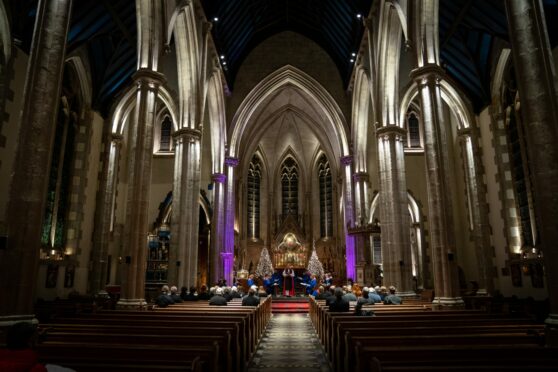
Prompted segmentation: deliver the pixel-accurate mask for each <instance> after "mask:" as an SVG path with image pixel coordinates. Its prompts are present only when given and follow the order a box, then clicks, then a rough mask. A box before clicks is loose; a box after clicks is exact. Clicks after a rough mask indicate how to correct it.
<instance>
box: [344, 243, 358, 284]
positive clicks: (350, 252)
mask: <svg viewBox="0 0 558 372" xmlns="http://www.w3.org/2000/svg"><path fill="white" fill-rule="evenodd" d="M345 245H346V246H347V249H346V252H345V256H346V257H347V278H351V279H353V280H356V268H355V266H356V260H355V238H354V237H352V236H349V234H347V233H345Z"/></svg>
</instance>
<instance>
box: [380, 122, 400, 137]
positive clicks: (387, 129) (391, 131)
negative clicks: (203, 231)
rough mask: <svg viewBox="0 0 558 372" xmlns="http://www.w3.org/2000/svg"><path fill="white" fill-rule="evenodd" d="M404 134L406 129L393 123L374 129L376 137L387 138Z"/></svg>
mask: <svg viewBox="0 0 558 372" xmlns="http://www.w3.org/2000/svg"><path fill="white" fill-rule="evenodd" d="M406 135H407V130H406V129H405V128H401V127H400V126H399V125H395V124H389V125H384V126H379V127H378V128H377V129H376V137H378V138H384V139H389V138H397V137H405V136H406Z"/></svg>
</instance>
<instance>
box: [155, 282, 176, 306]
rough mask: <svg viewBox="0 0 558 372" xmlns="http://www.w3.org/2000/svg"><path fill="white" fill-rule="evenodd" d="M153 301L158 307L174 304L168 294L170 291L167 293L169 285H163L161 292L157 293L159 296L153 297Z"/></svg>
mask: <svg viewBox="0 0 558 372" xmlns="http://www.w3.org/2000/svg"><path fill="white" fill-rule="evenodd" d="M155 303H156V304H157V306H159V307H167V306H169V305H172V304H174V300H173V299H172V297H171V296H170V293H169V286H168V285H164V286H163V287H162V288H161V294H160V295H159V297H157V298H156V299H155Z"/></svg>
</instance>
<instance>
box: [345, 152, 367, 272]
mask: <svg viewBox="0 0 558 372" xmlns="http://www.w3.org/2000/svg"><path fill="white" fill-rule="evenodd" d="M352 163H353V157H352V156H351V155H347V156H343V157H341V170H342V171H343V172H345V177H344V181H345V185H344V187H343V188H344V190H345V195H344V204H343V210H344V212H345V216H344V217H345V228H344V232H345V259H346V265H347V278H351V279H353V280H358V276H357V272H356V252H355V238H354V237H353V236H351V235H349V231H348V229H349V227H351V226H352V225H354V223H355V216H354V208H353V193H352V185H351V183H352V182H351V175H352V172H351V164H352ZM361 276H363V273H362V272H361Z"/></svg>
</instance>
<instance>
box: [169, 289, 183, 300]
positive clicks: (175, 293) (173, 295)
mask: <svg viewBox="0 0 558 372" xmlns="http://www.w3.org/2000/svg"><path fill="white" fill-rule="evenodd" d="M170 291H171V293H170V296H171V298H172V300H173V301H174V303H175V304H178V303H180V302H182V298H181V297H180V295H179V294H178V288H176V286H174V285H173V286H172V287H171V289H170Z"/></svg>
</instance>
